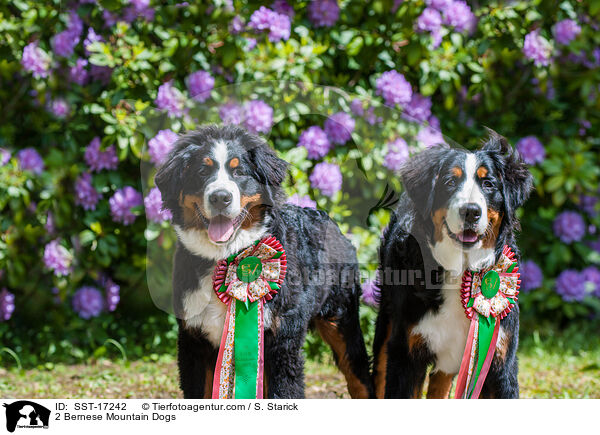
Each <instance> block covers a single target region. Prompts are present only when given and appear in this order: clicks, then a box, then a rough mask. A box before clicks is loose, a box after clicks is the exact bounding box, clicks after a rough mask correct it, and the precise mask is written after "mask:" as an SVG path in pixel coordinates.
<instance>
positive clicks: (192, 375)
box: [155, 126, 373, 398]
mask: <svg viewBox="0 0 600 435" xmlns="http://www.w3.org/2000/svg"><path fill="white" fill-rule="evenodd" d="M286 174H287V163H286V162H284V161H283V160H281V159H279V158H278V157H277V156H276V154H275V152H274V151H273V150H271V149H270V148H269V146H268V145H267V143H266V142H265V141H264V140H262V139H261V138H259V137H258V136H255V135H252V134H249V133H248V132H246V131H245V130H243V129H241V128H239V127H235V126H226V127H217V126H204V127H201V128H199V129H198V130H196V131H192V132H189V133H187V134H185V135H182V136H180V138H179V139H178V140H177V141H176V143H175V144H174V148H173V150H172V152H171V153H170V155H169V157H168V160H167V161H166V162H165V163H164V164H163V166H162V167H161V168H160V169H159V170H158V173H157V174H156V177H155V181H156V185H157V187H158V188H159V189H160V191H161V194H162V198H163V204H164V207H165V208H166V209H168V210H170V211H171V212H172V214H173V225H174V228H175V230H176V233H177V236H178V243H177V248H176V252H175V257H174V270H173V298H174V299H173V301H174V302H173V303H174V309H175V313H176V315H177V317H178V319H179V321H178V322H179V338H178V364H179V375H180V385H181V388H182V390H183V394H184V397H186V398H210V397H211V393H212V386H213V371H214V369H215V363H216V360H217V352H218V349H219V345H220V341H221V334H222V331H223V325H224V320H225V316H226V306H225V304H224V303H223V302H221V300H220V299H219V298H217V296H216V295H215V292H214V291H213V285H212V281H211V280H212V275H213V270H214V269H215V266H216V265H217V261H218V260H220V259H224V258H227V257H228V256H230V255H231V254H234V253H237V252H239V251H241V250H242V249H245V248H247V247H248V246H250V245H251V244H252V243H253V242H255V241H256V240H258V239H261V238H262V237H263V236H266V235H272V236H275V237H276V238H277V239H278V240H279V241H280V242H281V244H282V245H283V248H284V249H285V251H286V255H287V275H286V277H285V280H284V282H283V284H282V286H281V289H280V290H279V292H278V293H277V294H276V295H274V297H273V299H272V300H270V301H268V302H266V303H265V313H264V324H265V332H264V340H265V351H264V352H265V354H264V360H265V376H264V384H265V387H264V391H265V395H264V396H265V397H268V398H302V397H304V374H303V368H304V361H303V357H302V346H303V344H304V340H305V335H306V333H307V330H308V329H309V327H315V328H316V329H317V330H318V331H319V333H320V334H321V335H322V337H323V338H324V340H325V341H326V342H327V343H328V344H329V345H330V346H331V348H332V350H333V351H334V355H335V359H336V362H337V364H338V366H339V368H340V369H341V371H342V372H343V373H344V375H345V377H346V380H347V382H348V389H349V392H350V395H351V396H352V397H354V398H367V397H370V396H372V394H373V388H372V381H371V377H370V374H369V361H368V357H367V352H366V348H365V344H364V341H363V336H362V333H361V329H360V325H359V317H358V307H359V297H360V282H359V279H358V265H357V260H356V252H355V249H354V248H353V247H352V245H351V243H350V242H349V241H348V239H346V238H345V237H344V236H343V235H342V234H341V233H340V231H339V229H338V227H337V226H336V225H335V224H334V223H333V222H332V221H331V220H330V219H329V217H328V216H327V214H326V213H324V212H322V211H317V210H312V209H307V208H300V207H297V206H294V205H290V204H286V197H285V194H284V192H283V190H282V188H281V183H282V182H283V180H284V178H285V176H286Z"/></svg>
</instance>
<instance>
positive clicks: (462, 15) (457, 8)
mask: <svg viewBox="0 0 600 435" xmlns="http://www.w3.org/2000/svg"><path fill="white" fill-rule="evenodd" d="M444 24H447V25H449V26H451V27H454V29H455V30H456V31H458V32H464V31H465V30H466V31H469V32H471V31H473V30H474V29H475V27H476V26H477V18H476V17H475V15H474V14H473V12H472V11H471V8H470V7H469V5H468V4H467V2H465V1H463V0H453V1H451V2H450V4H449V5H448V6H447V7H446V8H445V9H444Z"/></svg>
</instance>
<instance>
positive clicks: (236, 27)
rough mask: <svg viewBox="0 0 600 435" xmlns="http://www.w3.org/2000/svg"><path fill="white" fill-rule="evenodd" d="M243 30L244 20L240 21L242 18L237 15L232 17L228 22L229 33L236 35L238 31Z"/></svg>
mask: <svg viewBox="0 0 600 435" xmlns="http://www.w3.org/2000/svg"><path fill="white" fill-rule="evenodd" d="M243 30H244V21H242V19H241V18H240V17H239V16H237V15H236V16H235V17H233V18H232V20H231V22H230V23H229V33H231V34H232V35H237V34H238V33H241V32H242V31H243Z"/></svg>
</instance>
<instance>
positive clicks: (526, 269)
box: [519, 260, 544, 292]
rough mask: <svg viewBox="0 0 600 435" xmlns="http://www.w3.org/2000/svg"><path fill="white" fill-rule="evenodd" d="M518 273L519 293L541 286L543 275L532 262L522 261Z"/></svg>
mask: <svg viewBox="0 0 600 435" xmlns="http://www.w3.org/2000/svg"><path fill="white" fill-rule="evenodd" d="M519 272H520V273H521V288H520V291H522V292H528V291H530V290H534V289H536V288H540V287H541V286H542V282H543V281H544V274H543V272H542V269H541V268H540V266H538V265H537V264H536V263H535V262H534V261H533V260H527V261H524V262H523V263H522V264H521V266H520V267H519Z"/></svg>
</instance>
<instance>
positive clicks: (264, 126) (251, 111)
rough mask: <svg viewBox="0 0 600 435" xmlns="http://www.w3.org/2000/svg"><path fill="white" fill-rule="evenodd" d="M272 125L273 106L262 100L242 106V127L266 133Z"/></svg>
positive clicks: (253, 131)
mask: <svg viewBox="0 0 600 435" xmlns="http://www.w3.org/2000/svg"><path fill="white" fill-rule="evenodd" d="M272 126H273V108H272V107H271V106H269V105H268V104H267V103H265V102H264V101H262V100H254V101H249V102H248V103H246V105H245V106H244V127H246V129H248V130H249V131H250V132H252V133H255V134H256V133H268V132H269V130H271V127H272Z"/></svg>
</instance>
